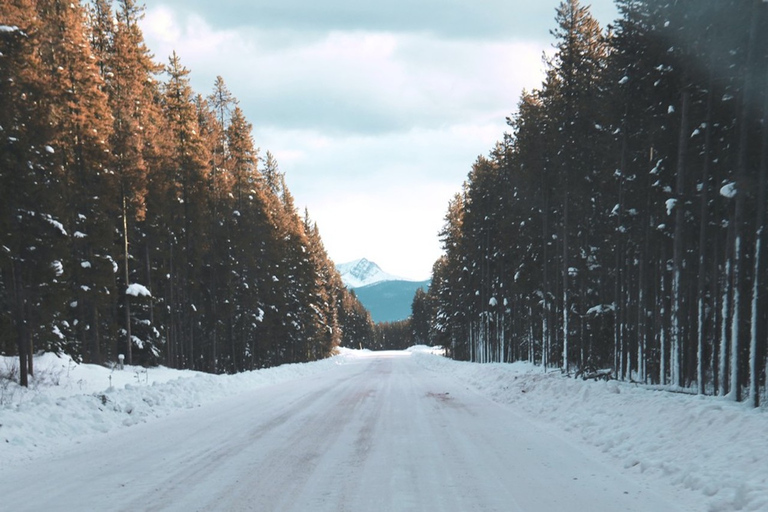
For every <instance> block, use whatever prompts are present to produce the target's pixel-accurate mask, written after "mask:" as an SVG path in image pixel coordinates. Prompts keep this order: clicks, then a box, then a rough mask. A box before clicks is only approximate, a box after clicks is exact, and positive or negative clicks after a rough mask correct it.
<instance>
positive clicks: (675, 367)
mask: <svg viewBox="0 0 768 512" xmlns="http://www.w3.org/2000/svg"><path fill="white" fill-rule="evenodd" d="M689 97H690V92H689V90H688V87H687V86H686V87H685V89H684V90H683V93H682V98H681V103H682V108H681V110H682V113H681V115H680V134H679V139H678V146H677V183H676V185H675V197H676V201H677V202H676V204H675V238H674V245H673V256H672V261H673V263H672V304H671V321H672V322H671V323H672V325H671V329H670V340H669V345H670V347H669V348H670V371H671V380H672V386H674V387H680V386H682V380H681V379H682V372H681V353H682V344H683V340H682V328H683V327H682V322H681V318H680V316H681V310H682V306H683V293H682V290H681V286H682V282H681V280H682V272H683V236H684V226H683V223H684V222H685V214H684V211H683V208H684V204H685V167H686V154H687V152H688V139H689V133H688V110H689V108H688V104H689Z"/></svg>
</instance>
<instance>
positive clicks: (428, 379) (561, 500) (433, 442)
mask: <svg viewBox="0 0 768 512" xmlns="http://www.w3.org/2000/svg"><path fill="white" fill-rule="evenodd" d="M590 453H592V455H590ZM596 459H597V457H595V455H594V452H584V451H580V449H578V448H575V447H573V446H571V445H570V444H568V443H566V442H564V441H563V440H561V439H559V438H558V437H556V436H553V435H552V434H551V433H548V432H547V430H546V429H542V428H541V427H537V426H536V425H535V424H533V423H530V422H529V421H527V420H525V419H523V418H522V417H520V416H518V415H517V414H516V413H515V412H514V411H513V410H512V409H510V408H507V407H504V406H500V405H498V404H496V403H494V402H491V401H489V400H487V399H485V398H482V397H481V396H479V395H477V394H475V393H474V392H472V391H468V390H466V389H465V388H464V387H463V386H462V385H461V384H459V383H458V382H457V381H455V380H453V379H451V378H450V377H447V376H445V375H442V374H439V373H434V372H430V371H428V370H425V369H424V368H422V367H421V366H419V365H418V364H416V363H415V362H414V361H413V360H412V358H411V357H409V355H408V354H407V353H378V354H377V353H371V354H367V355H361V356H357V357H354V358H349V359H347V364H342V365H338V366H335V367H334V368H333V369H332V370H330V371H327V372H324V373H321V374H318V375H313V376H309V377H304V378H301V379H298V380H294V381H292V382H288V383H284V384H280V385H276V386H272V387H267V388H262V389H259V390H256V391H252V392H247V393H243V394H241V395H238V396H236V397H232V398H230V399H227V400H225V401H222V402H219V403H216V404H211V405H205V406H203V407H200V408H196V409H191V410H185V411H181V412H179V413H177V414H174V415H172V416H170V417H167V418H164V419H160V420H156V421H152V422H150V423H147V424H142V425H137V426H134V427H131V428H127V429H120V430H118V431H116V432H113V433H110V434H108V435H105V436H99V437H98V438H97V439H96V440H95V441H93V442H92V443H89V444H88V445H87V446H85V445H79V446H77V447H75V449H71V450H67V451H64V452H60V453H58V454H57V455H56V456H54V457H53V458H51V457H43V458H39V459H36V460H32V461H27V462H22V463H15V464H13V466H12V467H8V466H6V465H3V467H1V468H0V496H1V497H2V508H3V509H4V510H15V511H20V510H131V511H136V510H153V511H154V510H178V511H192V510H200V511H203V510H264V511H272V510H275V511H278V510H279V511H287V510H296V511H344V510H348V511H374V510H381V511H400V510H403V511H405V510H428V511H437V510H447V511H475V510H477V511H486V510H487V511H492V510H498V511H535V512H538V511H562V510H576V511H579V510H583V511H591V512H600V511H611V512H614V511H655V510H664V511H674V510H678V509H677V508H675V506H674V504H673V503H671V502H670V500H671V498H669V495H667V497H666V501H665V498H662V497H660V496H659V495H657V494H655V493H654V492H653V491H651V490H649V489H647V488H646V487H645V486H644V485H643V484H638V483H636V482H632V481H630V480H629V479H628V478H626V477H625V476H623V475H622V473H621V472H619V471H617V470H616V469H615V468H613V467H609V466H606V465H603V464H602V463H601V462H598V461H597V460H596Z"/></svg>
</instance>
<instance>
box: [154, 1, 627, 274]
mask: <svg viewBox="0 0 768 512" xmlns="http://www.w3.org/2000/svg"><path fill="white" fill-rule="evenodd" d="M557 3H558V0H389V1H387V2H372V1H369V0H325V1H323V2H318V1H317V0H218V1H210V0H146V16H145V19H144V21H143V25H142V27H143V30H144V36H145V38H146V41H147V45H148V46H149V48H150V49H151V50H152V52H153V53H154V54H155V57H156V60H158V61H160V62H167V57H168V56H169V55H170V54H171V52H172V51H174V50H175V51H176V52H177V54H178V55H179V57H180V58H181V60H182V63H183V64H184V65H185V66H186V67H187V68H189V69H190V70H191V80H192V85H193V87H194V88H195V90H196V91H197V92H200V93H202V94H205V95H207V94H209V93H210V92H211V90H212V88H213V84H214V80H215V78H216V76H217V75H221V76H222V77H223V78H224V81H225V82H226V83H227V86H228V87H229V89H230V90H231V91H232V93H233V94H234V95H235V96H236V97H237V98H238V99H239V101H240V106H241V108H242V109H243V110H244V112H245V114H246V116H247V118H248V120H249V121H250V122H251V123H253V127H254V128H253V136H254V140H255V142H256V145H257V146H259V147H260V148H261V154H262V156H263V155H265V153H266V151H267V150H269V151H271V152H272V153H273V154H274V155H275V157H276V158H277V161H278V163H279V165H280V169H281V171H283V172H284V173H286V178H287V181H288V187H289V188H290V190H291V192H292V193H293V195H294V197H295V200H296V205H297V206H298V207H299V208H301V209H302V210H303V208H304V207H307V208H308V209H309V213H310V216H311V217H312V218H313V219H314V220H315V221H316V222H317V223H318V226H319V228H320V233H321V235H322V237H323V241H324V242H325V246H326V249H327V250H328V253H329V254H330V256H331V258H333V260H334V261H336V262H337V263H345V262H347V261H351V260H354V259H357V258H361V257H366V258H368V259H370V260H372V261H375V262H376V263H378V264H379V265H380V266H381V267H382V268H383V269H384V270H385V271H387V272H389V273H392V274H396V275H400V276H403V277H405V278H409V279H414V280H421V279H427V278H428V277H429V275H430V271H431V268H432V264H433V263H434V261H435V260H436V259H437V258H438V257H439V255H440V253H441V248H440V242H439V240H438V236H437V233H438V231H439V230H440V228H441V227H442V225H443V217H444V215H445V211H446V208H447V205H448V201H449V200H450V198H451V197H452V196H453V195H454V194H455V193H456V192H458V191H460V190H461V185H462V182H463V181H464V180H465V178H466V176H467V173H468V172H469V170H470V168H471V166H472V163H473V162H474V161H475V159H476V158H477V156H478V155H485V154H487V153H488V152H489V151H490V149H491V148H492V147H493V145H494V144H495V142H496V141H497V140H500V139H501V138H502V136H503V133H504V131H505V130H506V129H507V127H506V125H505V118H506V117H507V116H509V115H510V114H511V113H512V112H513V111H514V110H515V108H516V105H517V101H518V99H519V97H520V93H521V91H522V90H523V89H524V88H526V89H528V90H530V89H533V88H536V87H538V86H539V85H540V83H541V80H542V77H543V69H544V65H543V63H542V53H543V52H544V51H551V45H552V42H553V39H552V37H551V36H550V34H549V31H550V29H553V28H554V15H555V7H556V5H557ZM585 3H591V5H592V13H593V15H594V16H595V17H596V18H597V19H598V20H599V21H600V22H601V24H603V25H606V24H607V23H610V22H612V21H613V20H614V18H615V17H616V10H615V8H614V6H613V2H612V0H593V1H592V2H585Z"/></svg>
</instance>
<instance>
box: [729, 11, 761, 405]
mask: <svg viewBox="0 0 768 512" xmlns="http://www.w3.org/2000/svg"><path fill="white" fill-rule="evenodd" d="M760 3H761V0H754V1H753V2H752V16H751V20H750V27H749V41H748V42H747V58H746V63H745V70H744V90H743V92H742V97H741V109H740V112H739V147H738V157H737V159H736V197H735V201H736V204H735V206H734V214H733V223H734V237H733V272H732V274H731V280H732V281H731V289H732V291H733V304H732V308H731V311H732V314H731V389H730V392H729V395H728V396H729V397H730V398H731V399H733V400H735V401H739V400H741V382H740V381H741V375H740V368H739V352H740V342H741V320H740V314H741V281H742V267H743V261H742V259H743V258H742V252H743V251H742V243H743V236H744V226H742V223H743V221H744V219H743V217H744V202H745V201H746V193H747V183H746V179H747V165H748V163H747V159H748V152H747V150H748V145H749V137H748V134H749V114H750V108H751V105H752V89H753V87H752V76H753V73H752V66H753V63H754V54H755V40H756V39H757V20H758V18H759V12H760V11H759V9H760Z"/></svg>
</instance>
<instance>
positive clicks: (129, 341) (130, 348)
mask: <svg viewBox="0 0 768 512" xmlns="http://www.w3.org/2000/svg"><path fill="white" fill-rule="evenodd" d="M120 194H121V196H122V211H123V271H124V274H123V277H124V278H125V290H124V291H123V299H125V343H126V347H127V349H126V350H127V352H128V354H127V357H128V364H131V365H132V364H133V340H132V338H131V300H130V295H128V286H130V284H131V282H130V278H131V276H130V269H129V266H128V258H129V256H128V208H127V204H126V198H125V189H124V188H123V187H122V186H121V190H120Z"/></svg>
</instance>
